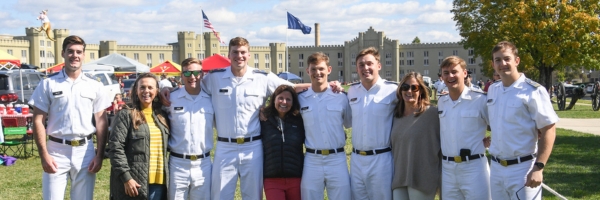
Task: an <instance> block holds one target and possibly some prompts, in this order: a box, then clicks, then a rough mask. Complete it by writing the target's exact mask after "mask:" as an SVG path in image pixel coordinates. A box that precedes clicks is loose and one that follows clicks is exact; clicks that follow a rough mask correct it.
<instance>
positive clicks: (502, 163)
mask: <svg viewBox="0 0 600 200" xmlns="http://www.w3.org/2000/svg"><path fill="white" fill-rule="evenodd" d="M500 165H502V166H505V167H506V166H508V162H506V160H500Z"/></svg>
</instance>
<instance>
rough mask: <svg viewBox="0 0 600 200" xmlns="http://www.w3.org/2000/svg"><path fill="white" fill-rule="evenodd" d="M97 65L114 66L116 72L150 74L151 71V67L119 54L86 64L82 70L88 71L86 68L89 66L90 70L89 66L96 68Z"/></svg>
mask: <svg viewBox="0 0 600 200" xmlns="http://www.w3.org/2000/svg"><path fill="white" fill-rule="evenodd" d="M96 65H109V66H114V67H115V71H125V72H149V71H150V67H148V66H146V65H144V64H142V63H139V62H138V61H135V60H133V59H131V58H128V57H125V56H122V55H121V54H118V53H113V54H110V55H108V56H104V57H102V58H100V59H98V60H95V61H92V62H89V63H87V64H84V65H83V66H82V68H83V69H86V66H88V67H87V68H89V66H96Z"/></svg>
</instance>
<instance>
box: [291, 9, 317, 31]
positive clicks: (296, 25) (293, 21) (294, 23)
mask: <svg viewBox="0 0 600 200" xmlns="http://www.w3.org/2000/svg"><path fill="white" fill-rule="evenodd" d="M287 21H288V29H300V30H302V33H304V34H310V30H311V28H310V26H305V25H304V24H303V23H302V22H301V21H300V20H299V19H298V18H296V17H294V15H292V14H290V13H289V12H288V13H287Z"/></svg>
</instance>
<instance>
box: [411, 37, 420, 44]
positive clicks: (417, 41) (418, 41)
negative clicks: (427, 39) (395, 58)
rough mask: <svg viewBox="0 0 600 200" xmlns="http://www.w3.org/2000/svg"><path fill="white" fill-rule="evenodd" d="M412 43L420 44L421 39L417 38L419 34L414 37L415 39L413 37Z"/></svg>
mask: <svg viewBox="0 0 600 200" xmlns="http://www.w3.org/2000/svg"><path fill="white" fill-rule="evenodd" d="M412 43H413V44H421V39H419V36H417V37H415V39H413V41H412Z"/></svg>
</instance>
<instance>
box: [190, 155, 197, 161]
mask: <svg viewBox="0 0 600 200" xmlns="http://www.w3.org/2000/svg"><path fill="white" fill-rule="evenodd" d="M190 160H192V161H195V160H198V156H196V155H190Z"/></svg>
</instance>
